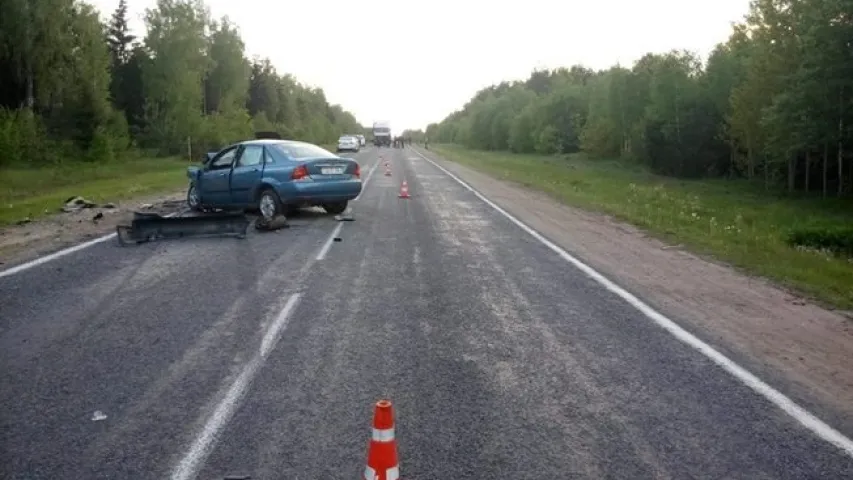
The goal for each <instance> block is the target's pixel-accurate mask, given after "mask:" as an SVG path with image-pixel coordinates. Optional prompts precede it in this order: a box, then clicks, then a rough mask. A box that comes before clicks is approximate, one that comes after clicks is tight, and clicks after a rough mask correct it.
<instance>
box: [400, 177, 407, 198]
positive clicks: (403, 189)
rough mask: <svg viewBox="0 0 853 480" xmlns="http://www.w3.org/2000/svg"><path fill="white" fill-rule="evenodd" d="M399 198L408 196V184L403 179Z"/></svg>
mask: <svg viewBox="0 0 853 480" xmlns="http://www.w3.org/2000/svg"><path fill="white" fill-rule="evenodd" d="M400 198H409V184H408V183H407V182H406V181H405V180H403V184H402V185H400Z"/></svg>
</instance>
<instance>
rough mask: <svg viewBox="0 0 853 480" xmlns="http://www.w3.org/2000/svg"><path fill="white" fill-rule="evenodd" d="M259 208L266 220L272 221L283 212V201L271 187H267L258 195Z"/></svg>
mask: <svg viewBox="0 0 853 480" xmlns="http://www.w3.org/2000/svg"><path fill="white" fill-rule="evenodd" d="M258 210H259V211H260V212H261V217H262V218H263V219H264V221H267V222H271V221H272V220H273V219H274V218H275V217H276V216H277V215H278V214H280V213H281V201H280V200H279V198H278V194H276V193H275V191H274V190H273V189H271V188H265V189H264V190H263V191H262V192H261V195H260V197H258Z"/></svg>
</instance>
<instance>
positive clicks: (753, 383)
mask: <svg viewBox="0 0 853 480" xmlns="http://www.w3.org/2000/svg"><path fill="white" fill-rule="evenodd" d="M413 150H414V149H413ZM415 153H417V154H418V156H420V157H421V158H423V159H424V160H426V161H427V162H429V163H431V164H432V165H433V166H435V167H436V168H438V169H439V170H441V171H442V172H444V173H445V174H447V176H449V177H450V178H452V179H453V180H455V181H456V182H457V183H459V184H460V185H462V186H463V187H465V189H467V190H469V191H470V192H471V193H473V194H474V195H476V196H477V198H479V199H480V200H482V201H483V202H485V203H486V204H487V205H489V206H490V207H492V208H493V209H495V210H496V211H497V212H498V213H500V214H501V215H503V216H504V217H506V218H507V219H508V220H509V221H511V222H512V223H514V224H516V225H517V226H518V227H519V228H521V229H522V230H524V231H525V232H527V233H528V234H530V235H531V236H532V237H533V238H535V239H536V240H539V242H541V243H542V244H543V245H545V246H546V247H548V248H550V249H551V250H552V251H554V252H555V253H556V254H557V255H559V256H560V257H562V258H563V259H564V260H566V261H567V262H569V263H571V264H572V265H574V266H575V267H576V268H577V269H578V270H580V271H582V272H583V273H585V274H586V275H587V276H589V277H590V278H592V279H593V280H595V281H596V282H598V283H599V284H600V285H601V286H603V287H604V288H606V289H607V290H610V291H611V292H613V293H615V294H616V295H618V296H619V297H621V298H622V300H625V301H626V302H627V303H628V304H630V305H631V306H632V307H634V308H636V309H637V310H639V311H640V312H642V313H643V314H644V315H645V316H646V317H648V318H649V319H651V320H652V321H653V322H655V323H656V324H658V325H659V326H660V327H662V328H663V329H665V330H666V331H668V332H669V333H671V334H672V335H673V336H674V337H675V338H677V339H678V340H681V341H682V342H684V343H686V344H687V345H689V346H691V347H693V348H694V349H696V350H697V351H699V352H700V353H702V354H703V355H705V356H706V357H708V358H709V359H710V360H711V361H712V362H714V363H716V364H717V365H719V366H720V367H721V368H722V369H723V370H725V371H727V372H729V373H730V374H731V375H732V376H734V377H735V378H737V379H738V380H740V381H741V383H743V384H744V385H746V386H747V387H749V388H751V389H752V390H753V391H755V392H756V393H758V394H759V395H761V396H762V397H764V398H765V399H767V400H768V401H770V403H772V404H774V405H776V406H777V407H779V408H780V409H781V410H782V411H783V412H785V413H787V414H788V415H789V416H791V417H792V418H793V419H794V420H796V421H798V422H799V423H800V424H801V425H803V426H804V427H806V428H807V429H809V430H810V431H811V432H812V433H814V434H815V435H817V436H818V437H819V438H821V439H823V440H824V441H826V442H829V443H831V444H833V445H835V446H836V447H838V448H840V449H841V450H842V451H844V452H845V453H846V454H847V455H849V456H851V457H853V440H851V439H850V438H848V437H846V436H845V435H844V434H843V433H841V432H839V431H838V430H836V429H834V428H832V427H831V426H829V425H828V424H826V423H824V422H823V421H822V420H820V419H819V418H817V417H816V416H814V415H813V414H812V413H811V412H809V411H808V410H806V409H805V408H803V407H801V406H800V405H798V404H797V403H795V402H794V401H793V400H791V399H790V398H788V397H787V396H785V394H783V393H782V392H780V391H778V390H776V389H774V388H773V387H771V386H770V385H768V384H767V383H765V382H764V381H763V380H761V379H760V378H758V377H756V376H755V375H753V374H752V373H750V372H749V371H748V370H746V369H745V368H743V367H741V366H740V365H738V364H737V363H735V362H734V361H732V360H731V359H729V358H728V357H726V356H725V355H723V354H722V353H720V352H718V351H717V350H715V349H714V347H712V346H710V345H708V344H707V343H705V342H703V341H702V340H700V339H699V338H698V337H696V336H695V335H693V334H692V333H690V332H688V331H687V330H684V329H683V328H682V327H680V326H679V325H678V324H677V323H675V322H674V321H672V320H670V319H669V318H667V317H666V316H664V315H663V314H662V313H660V312H658V311H657V310H655V309H653V308H652V307H650V306H649V305H647V304H646V303H645V302H643V301H642V300H640V299H639V298H637V297H635V296H634V295H633V294H631V293H630V292H628V291H627V290H625V289H623V288H622V287H620V286H618V285H616V284H615V283H613V282H612V281H610V280H609V279H608V278H607V277H605V276H604V275H602V274H600V273H598V272H597V271H596V270H595V269H593V268H592V267H590V266H589V265H587V264H585V263H583V262H581V261H580V260H578V259H577V258H575V257H573V256H572V255H571V254H569V253H568V252H566V251H565V250H563V249H562V248H560V247H559V246H557V245H556V244H554V243H553V242H551V241H550V240H548V239H547V238H545V237H544V236H543V235H542V234H541V233H539V232H537V231H536V230H534V229H533V228H531V227H529V226H527V225H526V224H525V223H523V222H522V221H521V220H519V219H517V218H515V217H514V216H513V215H512V214H510V213H508V212H507V211H506V210H504V209H503V208H501V207H499V206H498V205H497V204H496V203H494V202H492V201H491V200H489V199H488V198H486V196H485V195H483V194H481V193H480V192H478V191H477V190H475V189H474V188H473V187H471V186H470V185H468V184H467V183H465V182H464V181H463V180H462V179H460V178H459V177H457V176H456V175H454V174H453V173H451V172H450V171H448V170H447V169H446V168H444V167H442V166H441V165H439V164H438V163H436V162H434V161H432V160H430V159H429V158H427V157H426V156H424V155H423V154H422V153H420V152H419V151H417V150H415Z"/></svg>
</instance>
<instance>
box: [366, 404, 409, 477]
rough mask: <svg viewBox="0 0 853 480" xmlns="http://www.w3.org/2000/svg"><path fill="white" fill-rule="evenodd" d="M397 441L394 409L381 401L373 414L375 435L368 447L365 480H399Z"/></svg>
mask: <svg viewBox="0 0 853 480" xmlns="http://www.w3.org/2000/svg"><path fill="white" fill-rule="evenodd" d="M399 478H400V466H399V464H398V463H397V439H396V438H395V437H394V407H393V406H392V405H391V402H390V401H388V400H379V401H378V402H376V407H375V409H374V412H373V435H372V436H371V437H370V443H368V446H367V466H366V467H365V468H364V478H363V480H399Z"/></svg>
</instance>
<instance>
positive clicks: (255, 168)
mask: <svg viewBox="0 0 853 480" xmlns="http://www.w3.org/2000/svg"><path fill="white" fill-rule="evenodd" d="M263 159H264V146H263V145H243V147H242V148H241V149H240V151H239V152H237V161H236V162H235V163H234V170H232V172H231V203H232V204H234V205H242V206H249V205H251V204H252V203H253V202H254V199H253V198H252V193H253V192H254V191H255V187H256V186H257V185H258V183H259V182H260V181H261V175H262V174H263V167H264V163H263Z"/></svg>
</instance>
